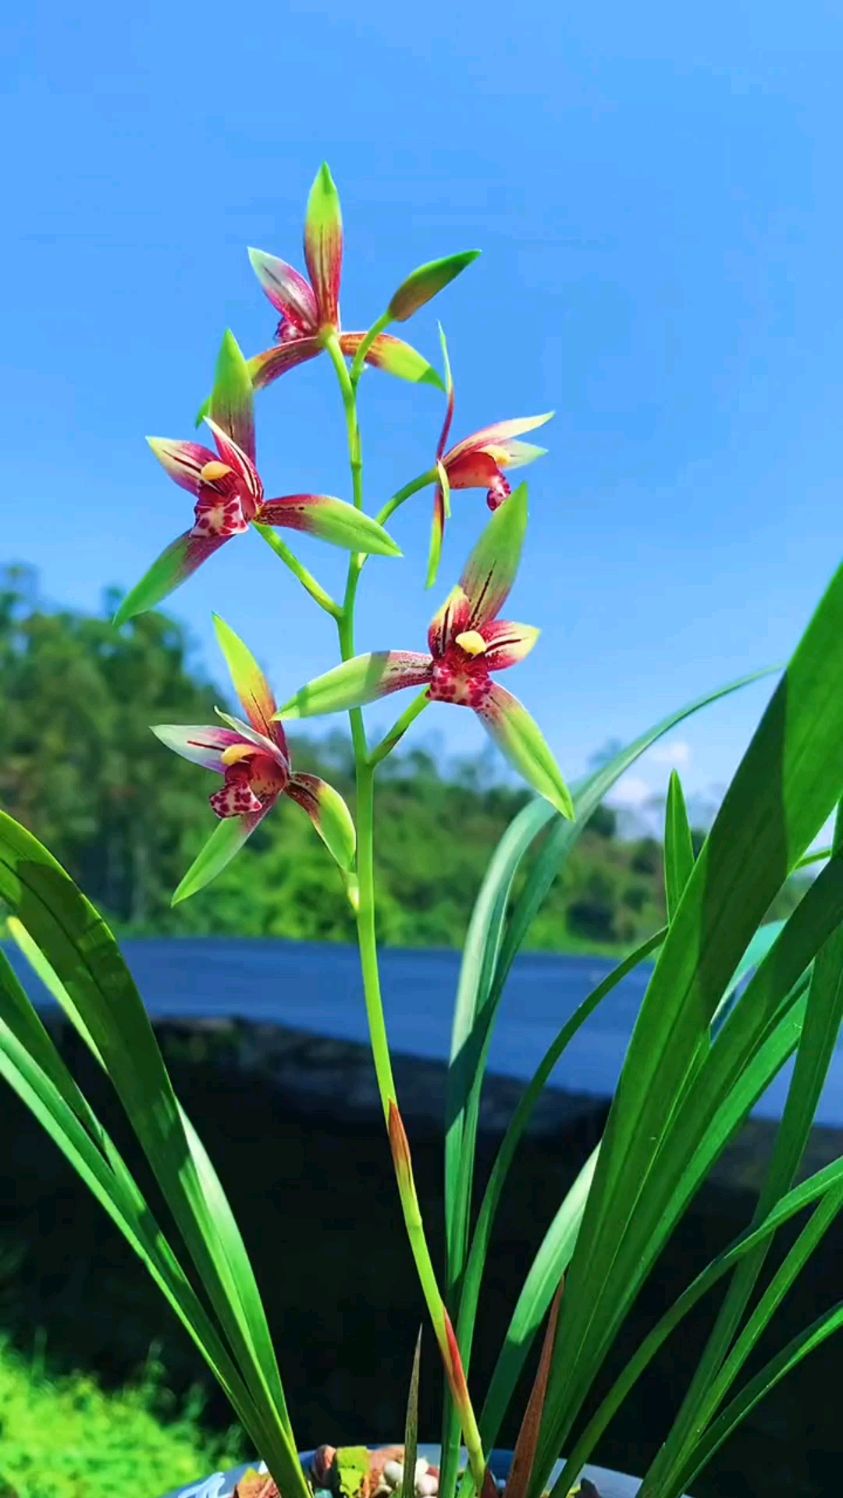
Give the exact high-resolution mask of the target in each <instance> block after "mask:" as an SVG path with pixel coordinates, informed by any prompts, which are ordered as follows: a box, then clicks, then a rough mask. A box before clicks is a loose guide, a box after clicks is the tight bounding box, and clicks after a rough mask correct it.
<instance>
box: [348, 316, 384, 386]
mask: <svg viewBox="0 0 843 1498" xmlns="http://www.w3.org/2000/svg"><path fill="white" fill-rule="evenodd" d="M391 322H392V318H391V317H390V315H389V313H388V312H382V313H381V315H380V317H379V318H378V320H377V322H374V323H372V326H371V327H370V329H369V331H368V333H367V334H366V337H365V338H364V339H363V342H362V343H361V345H360V347H359V349H358V350H357V353H356V354H355V355H354V358H353V359H352V361H351V383H352V385H353V386H354V388H355V390H356V389H357V386H358V384H359V383H360V376H361V374H362V373H363V363H364V361H365V358H366V355H367V354H368V352H369V349H370V348H371V347H372V344H373V343H374V341H375V339H376V338H377V336H378V334H379V333H382V332H383V330H384V328H388V327H389V324H390V323H391Z"/></svg>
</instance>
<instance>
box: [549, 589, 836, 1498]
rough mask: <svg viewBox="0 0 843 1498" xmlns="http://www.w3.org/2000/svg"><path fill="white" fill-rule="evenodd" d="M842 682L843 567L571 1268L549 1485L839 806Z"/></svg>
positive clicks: (639, 1075)
mask: <svg viewBox="0 0 843 1498" xmlns="http://www.w3.org/2000/svg"><path fill="white" fill-rule="evenodd" d="M841 683H843V568H841V569H840V570H839V571H838V573H837V575H836V576H835V578H834V580H833V581H832V584H831V586H830V588H829V589H828V592H827V593H826V595H825V597H824V598H823V600H822V601H821V603H820V606H819V608H818V610H817V612H816V614H815V615H814V618H813V619H812V621H811V623H810V624H809V626H808V629H807V631H806V633H805V635H804V637H803V639H802V641H801V643H800V645H799V647H798V649H797V651H796V653H795V655H794V657H793V660H792V661H791V663H790V665H789V667H788V669H787V671H786V672H785V674H784V677H783V678H782V681H781V682H780V684H779V686H778V688H777V690H776V692H775V694H774V696H773V698H772V701H771V703H770V705H769V707H768V709H767V711H766V713H765V714H764V717H763V719H762V722H761V725H760V727H759V729H758V731H757V733H756V735H755V737H754V738H753V741H752V743H751V745H750V747H749V750H748V751H747V753H746V755H745V756H744V759H743V761H742V763H741V765H740V766H739V768H738V771H737V774H736V776H735V778H734V780H733V782H732V784H731V786H730V788H729V791H728V793H727V795H726V798H725V800H724V803H723V806H722V807H721V809H720V812H719V814H718V816H717V818H716V820H715V823H714V826H713V828H712V830H711V832H710V834H709V836H708V838H707V840H706V843H705V845H704V847H703V849H702V852H701V854H700V857H699V858H698V859H697V862H696V864H695V866H694V871H693V873H692V875H691V879H690V881H689V884H688V886H687V888H686V891H685V894H684V896H683V899H682V901H681V904H680V906H679V909H678V910H677V912H676V917H675V919H674V921H673V923H672V925H671V927H670V931H669V933H668V936H667V939H666V941H665V944H664V947H663V948H662V953H661V956H660V959H659V961H658V962H657V964H656V968H655V972H654V974H653V978H652V981H651V983H650V985H649V988H648V992H647V995H646V997H645V1000H644V1004H643V1006H642V1010H641V1013H640V1015H639V1018H638V1022H637V1024H636V1026H635V1030H634V1032H633V1037H632V1041H631V1043H630V1048H629V1052H628V1055H627V1059H626V1063H625V1065H624V1068H623V1072H622V1074H621V1079H620V1083H619V1087H618V1092H617V1095H616V1098H615V1101H614V1103H613V1106H612V1109H611V1112H610V1116H609V1122H608V1126H607V1132H606V1138H605V1141H604V1147H603V1149H602V1150H601V1153H600V1158H599V1161H598V1166H597V1171H596V1173H595V1180H594V1187H593V1189H592V1192H591V1194H590V1197H589V1202H588V1206H587V1209H586V1213H585V1217H584V1220H583V1224H582V1230H581V1232H580V1236H579V1239H578V1242H577V1248H576V1252H575V1255H574V1260H573V1263H572V1266H571V1274H570V1281H569V1295H568V1297H566V1310H565V1311H563V1317H562V1325H561V1328H560V1336H559V1342H558V1345H557V1356H556V1363H555V1368H554V1375H555V1380H554V1378H552V1383H555V1387H554V1391H553V1392H554V1395H555V1397H554V1398H551V1397H549V1399H548V1411H549V1419H548V1421H547V1423H546V1430H545V1435H544V1438H543V1444H542V1451H541V1458H540V1462H539V1469H540V1476H541V1478H547V1476H548V1475H549V1472H550V1468H551V1466H552V1464H553V1460H555V1455H556V1453H558V1450H559V1448H560V1446H561V1444H562V1442H563V1441H564V1439H565V1436H566V1434H567V1431H568V1429H569V1428H570V1423H571V1420H572V1418H573V1416H574V1414H575V1409H576V1403H577V1398H578V1397H580V1395H581V1390H582V1386H583V1383H584V1382H585V1381H586V1378H588V1380H589V1381H590V1378H591V1377H592V1376H593V1372H594V1370H595V1369H596V1368H597V1367H599V1366H600V1363H601V1362H602V1360H603V1357H604V1356H605V1353H606V1351H607V1349H608V1346H609V1344H610V1342H611V1340H612V1338H613V1336H614V1333H615V1331H616V1329H617V1325H618V1305H619V1302H620V1301H621V1299H622V1293H623V1287H622V1282H621V1275H622V1274H623V1273H624V1272H627V1271H628V1266H629V1255H628V1254H627V1252H626V1250H627V1248H628V1244H629V1234H630V1229H631V1228H632V1232H633V1236H634V1237H635V1239H636V1240H637V1226H638V1221H637V1208H638V1203H639V1200H640V1198H641V1195H642V1192H643V1191H644V1190H645V1188H646V1187H647V1184H648V1180H649V1176H650V1172H651V1170H652V1168H653V1165H654V1163H655V1162H656V1160H657V1159H658V1158H659V1155H660V1152H661V1149H662V1146H663V1143H664V1139H665V1136H666V1134H667V1133H668V1131H669V1128H670V1125H671V1121H672V1117H673V1114H674V1110H675V1107H676V1103H677V1100H678V1099H679V1097H680V1096H681V1094H682V1092H683V1089H684V1088H685V1086H686V1083H687V1080H688V1078H689V1076H691V1075H692V1074H693V1071H694V1069H695V1068H696V1067H697V1065H698V1064H699V1062H700V1059H701V1057H703V1056H704V1054H705V1049H706V1047H707V1046H708V1044H709V1040H708V1027H709V1025H710V1022H711V1019H712V1017H713V1015H714V1013H715V1011H716V1009H717V1007H718V1004H719V1002H720V1000H721V998H722V995H723V992H724V989H725V987H726V986H727V984H728V982H729V979H730V977H731V975H732V973H733V972H734V970H735V967H736V965H737V963H738V961H739V960H740V957H741V954H742V953H743V952H744V951H745V950H746V947H747V946H748V944H749V941H750V939H751V937H752V934H753V932H754V931H755V929H756V927H757V926H758V924H759V922H760V920H761V919H762V917H763V914H764V912H765V910H766V909H768V907H769V905H770V903H771V901H772V899H773V897H774V895H775V894H776V892H777V891H778V889H779V888H780V887H781V885H782V884H783V882H784V880H785V879H786V878H787V876H788V874H789V872H790V870H791V869H792V868H793V866H794V864H795V863H796V862H797V861H798V860H799V858H800V857H801V856H802V854H803V853H804V851H805V849H806V848H807V847H808V845H809V844H810V843H811V842H812V840H813V838H814V837H815V836H816V833H817V832H818V831H819V829H820V827H821V826H822V825H823V823H824V822H825V820H826V818H827V817H828V815H829V813H830V812H831V810H832V808H833V807H834V805H835V803H836V801H837V800H838V799H839V797H840V794H841V789H842V788H843V691H841V689H840V688H841ZM572 1391H576V1393H573V1392H572ZM551 1453H553V1454H552V1455H551Z"/></svg>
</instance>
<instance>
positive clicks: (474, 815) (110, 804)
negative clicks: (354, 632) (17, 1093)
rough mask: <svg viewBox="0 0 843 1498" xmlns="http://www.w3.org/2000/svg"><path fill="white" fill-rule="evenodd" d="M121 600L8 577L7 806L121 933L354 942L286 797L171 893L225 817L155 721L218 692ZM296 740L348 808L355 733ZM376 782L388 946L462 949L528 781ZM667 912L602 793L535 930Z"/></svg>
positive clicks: (479, 766)
mask: <svg viewBox="0 0 843 1498" xmlns="http://www.w3.org/2000/svg"><path fill="white" fill-rule="evenodd" d="M113 605H114V600H113V598H109V599H107V600H106V605H105V614H104V616H103V617H94V616H89V615H85V614H81V613H78V612H74V611H71V610H59V611H49V610H47V609H44V608H41V607H39V606H38V605H37V604H34V603H33V602H31V601H30V602H27V601H26V598H25V590H24V588H23V586H22V579H20V578H18V579H17V580H16V579H14V578H11V577H10V578H9V579H8V581H7V587H6V589H5V591H3V592H0V697H2V700H3V703H4V712H3V715H2V718H1V719H0V804H2V805H3V807H4V808H5V809H6V810H7V811H9V812H10V813H11V814H12V815H13V816H15V817H16V818H17V819H18V820H19V821H21V822H23V823H24V825H26V826H28V827H30V828H31V829H32V830H33V831H34V832H35V833H36V834H37V835H38V836H39V838H41V839H42V841H44V842H45V843H46V844H47V846H48V847H49V848H50V849H51V850H52V851H53V852H54V853H55V855H56V857H57V858H58V859H59V861H60V862H61V863H63V864H64V865H65V866H66V867H67V868H68V869H69V870H70V872H71V874H72V875H73V876H74V878H75V879H77V880H78V881H79V883H80V884H81V885H82V887H83V888H84V889H85V890H86V891H87V892H88V894H89V895H90V896H91V898H92V899H93V900H94V901H95V903H96V904H97V905H98V906H100V908H102V909H103V910H105V911H107V912H108V913H109V915H110V917H111V918H112V919H113V920H114V921H115V923H116V924H117V925H118V927H119V929H120V930H121V931H122V932H124V933H132V934H149V933H153V932H154V933H167V932H172V933H174V934H175V933H183V934H191V935H201V934H204V933H206V932H211V931H212V932H213V933H214V934H215V935H220V936H225V935H232V936H235V935H236V936H263V937H271V936H279V937H287V938H290V939H293V940H301V941H353V939H354V923H353V917H352V914H351V911H350V910H349V907H348V902H347V901H346V899H345V896H344V893H343V889H342V885H341V882H340V881H339V879H337V878H336V877H335V876H334V874H333V870H332V868H331V865H330V863H329V861H328V860H327V858H326V855H325V853H324V850H323V849H322V848H321V847H320V845H319V843H318V840H317V839H315V838H314V836H313V831H312V828H311V827H310V825H309V823H308V822H307V819H306V818H304V817H302V815H301V812H300V811H299V810H298V808H296V807H294V806H290V805H287V804H286V803H285V802H283V801H282V802H281V803H280V804H279V805H278V806H277V807H276V808H275V810H274V811H273V813H272V816H271V817H268V818H267V819H266V822H265V823H264V824H263V826H261V827H260V828H259V829H258V831H257V832H256V833H255V835H254V837H253V838H252V840H251V842H250V845H249V848H248V849H247V850H246V851H245V852H244V853H242V854H241V855H240V856H239V857H238V858H237V859H236V860H235V861H234V863H233V864H232V865H231V866H230V868H229V869H227V870H226V871H225V872H224V873H223V874H221V875H220V877H219V878H218V879H217V881H216V883H215V885H214V890H213V893H212V895H210V896H205V897H199V898H196V899H194V900H191V901H188V902H186V903H185V904H184V905H182V906H180V907H179V909H178V910H175V911H174V910H171V909H170V897H171V895H172V893H173V890H174V889H175V888H176V886H177V885H178V883H179V880H180V879H181V878H182V875H183V874H184V872H185V869H186V868H187V867H188V866H189V864H190V862H191V860H192V859H193V858H194V856H195V855H196V853H197V851H198V850H199V848H200V847H201V846H202V844H203V842H204V841H205V839H206V838H207V836H208V834H209V833H210V832H211V831H212V830H213V825H214V823H213V816H212V813H211V812H210V811H209V809H208V804H207V791H208V787H207V785H206V780H207V777H203V776H202V775H201V773H199V772H198V771H197V770H196V768H195V766H193V765H190V764H185V763H184V762H183V761H180V760H179V759H178V758H177V757H176V756H175V755H172V754H167V753H166V752H165V751H164V750H163V749H162V748H161V746H160V745H159V744H157V743H156V741H155V739H154V738H153V736H152V734H151V733H150V730H149V725H150V723H153V722H167V721H173V722H197V723H198V722H203V721H211V722H212V721H213V716H214V715H213V709H214V704H215V703H218V702H223V701H225V700H226V692H225V691H224V690H217V689H215V687H214V686H213V685H212V684H211V683H210V682H209V681H207V680H206V679H205V678H204V677H203V676H202V674H201V672H200V671H199V670H197V669H196V668H195V667H194V665H193V663H192V660H191V653H190V647H189V643H188V640H187V637H186V635H185V633H184V631H183V629H182V628H181V626H180V625H178V624H176V623H175V622H174V621H172V620H170V619H168V618H167V617H166V616H164V615H162V614H146V615H143V616H142V617H141V618H138V619H136V620H135V621H134V622H133V623H132V624H131V625H130V626H128V627H127V628H126V629H124V630H123V631H122V632H121V633H120V634H117V633H116V632H115V630H114V629H113V628H112V626H111V623H110V615H111V613H112V612H113ZM292 744H293V750H294V752H295V751H296V750H297V749H298V753H297V756H296V758H297V762H298V764H300V765H301V766H306V767H307V769H308V770H311V769H312V770H314V771H315V772H318V773H320V774H323V775H324V776H325V778H326V779H328V780H329V781H330V782H331V783H332V784H333V785H336V787H337V789H338V790H340V791H341V792H342V794H343V795H344V796H345V797H346V799H347V800H348V801H349V804H350V805H352V806H353V804H354V774H353V762H352V758H351V755H350V752H349V749H348V746H347V743H346V740H345V737H344V735H343V734H341V733H337V734H334V735H331V736H329V737H327V738H321V739H319V740H317V741H315V742H307V741H303V740H302V739H301V738H300V737H299V738H298V739H296V738H294V739H293V740H292ZM490 766H493V767H494V768H493V769H491V770H490ZM378 784H379V800H378V806H379V814H378V896H379V899H378V924H379V935H380V938H381V940H382V941H383V942H384V943H385V944H386V945H390V946H409V947H425V946H442V947H449V946H459V945H460V944H461V942H462V939H463V934H464V931H465V927H466V924H467V921H468V917H469V914H470V911H471V902H472V900H473V897H474V894H475V892H476V890H477V888H478V885H479V884H480V881H481V879H482V876H483V871H484V869H485V867H486V865H487V863H488V860H489V857H490V856H491V853H492V850H493V848H494V846H495V844H496V843H497V841H498V839H499V838H500V837H501V836H502V834H503V832H504V830H505V828H506V826H507V825H508V823H509V822H510V821H511V820H512V818H513V817H514V816H515V815H516V813H517V812H518V810H519V809H520V808H521V807H522V806H523V805H524V804H525V803H526V802H527V801H528V800H529V793H528V792H527V791H524V790H523V789H521V788H520V787H512V786H511V785H509V784H507V783H503V782H501V781H500V780H499V779H498V778H497V764H496V761H495V760H494V759H493V758H491V757H490V756H487V757H482V758H481V759H480V760H479V761H477V760H472V761H465V762H458V763H456V764H446V765H442V764H441V763H440V761H439V760H437V758H436V757H435V756H434V755H433V754H432V753H430V752H429V751H427V750H425V749H424V748H411V749H409V750H407V751H405V752H404V753H402V754H399V755H397V756H393V757H392V758H391V759H389V760H388V761H386V763H385V764H384V765H383V766H382V768H381V770H380V773H379V777H378ZM455 825H458V826H459V829H460V836H459V838H458V839H454V837H453V829H454V827H455ZM258 864H259V866H260V869H261V877H260V879H256V878H255V877H254V871H255V868H256V867H257V866H258ZM515 888H516V891H517V890H518V889H519V888H520V885H519V883H518V881H516V886H515ZM317 895H318V898H316V896H317ZM785 903H786V904H787V903H788V902H785ZM792 903H793V902H792V901H790V902H789V904H788V908H791V907H792ZM664 913H665V912H664V894H663V881H662V874H661V848H660V846H659V844H658V843H657V842H656V841H655V840H654V839H652V838H648V837H640V838H636V839H632V840H629V841H622V840H621V839H620V838H619V837H618V836H617V827H616V818H615V814H614V813H613V812H612V811H611V810H610V809H609V808H606V807H599V808H598V810H597V812H596V813H595V815H594V818H593V820H592V821H591V822H590V823H589V825H588V826H587V827H586V828H585V830H584V831H583V833H582V836H581V837H580V839H579V843H578V845H577V850H576V852H575V854H574V855H573V857H572V858H571V859H570V860H568V862H567V863H566V864H565V867H564V868H563V870H562V871H561V873H560V876H559V878H558V880H557V881H556V883H555V884H554V886H553V888H552V889H551V891H550V893H549V895H548V898H547V900H546V902H545V904H544V906H543V908H542V910H541V911H540V913H539V914H538V916H537V918H536V920H535V923H534V925H533V927H532V929H531V932H530V942H529V944H530V946H531V947H532V948H534V949H536V950H540V951H571V950H574V951H576V950H580V949H582V950H587V951H595V950H600V949H606V950H617V949H618V948H626V947H631V946H633V945H634V944H636V943H638V942H639V941H643V940H644V939H645V938H646V937H647V936H648V935H649V934H650V932H651V931H653V930H654V929H655V928H656V927H658V926H659V925H661V924H662V922H663V920H664ZM782 913H786V911H785V910H783V911H782Z"/></svg>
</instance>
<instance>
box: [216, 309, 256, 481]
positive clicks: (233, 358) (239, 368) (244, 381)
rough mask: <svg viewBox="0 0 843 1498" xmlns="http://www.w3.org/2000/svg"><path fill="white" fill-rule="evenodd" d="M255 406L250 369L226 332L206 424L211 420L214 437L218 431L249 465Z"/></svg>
mask: <svg viewBox="0 0 843 1498" xmlns="http://www.w3.org/2000/svg"><path fill="white" fill-rule="evenodd" d="M254 406H255V401H254V393H253V390H252V377H251V375H250V373H249V366H248V364H247V362H246V359H245V357H244V355H243V351H242V349H241V348H240V345H239V343H238V342H237V339H236V338H235V336H234V334H233V333H232V332H231V330H230V329H228V330H227V331H226V333H225V335H224V337H223V340H222V346H221V348H220V351H219V355H218V356H217V367H216V374H215V377H214V388H213V391H212V392H211V399H210V401H209V403H208V411H207V413H206V420H207V418H208V417H210V418H211V419H212V420H213V422H214V427H215V435H216V433H217V430H219V429H221V430H222V432H223V433H224V434H225V435H226V436H227V437H229V438H230V439H231V440H232V441H233V442H234V443H236V445H237V447H238V448H240V449H241V451H242V452H243V453H245V455H246V457H247V458H248V459H249V461H250V462H251V463H254V461H255V410H254Z"/></svg>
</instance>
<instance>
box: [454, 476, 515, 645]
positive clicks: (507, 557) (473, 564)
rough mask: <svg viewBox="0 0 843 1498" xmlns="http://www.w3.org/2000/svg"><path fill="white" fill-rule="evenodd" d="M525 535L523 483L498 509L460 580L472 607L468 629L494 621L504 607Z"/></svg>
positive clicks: (481, 536) (482, 534) (513, 579)
mask: <svg viewBox="0 0 843 1498" xmlns="http://www.w3.org/2000/svg"><path fill="white" fill-rule="evenodd" d="M526 534H527V485H526V484H520V485H519V486H518V488H517V489H516V490H515V492H514V493H513V494H512V495H511V496H510V498H509V499H508V500H507V501H506V503H505V504H503V505H501V507H500V509H498V510H495V512H494V514H493V515H492V518H491V520H490V521H489V522H488V524H487V525H486V527H485V529H484V530H483V532H482V533H481V535H480V539H479V540H478V542H477V544H476V546H475V547H474V550H473V551H472V553H471V556H470V557H469V559H468V561H467V563H466V565H465V568H464V570H463V574H462V577H461V578H460V587H461V588H462V590H463V592H464V593H465V595H466V598H467V599H468V602H469V607H470V626H469V627H471V628H477V627H478V626H479V625H481V624H484V623H485V622H486V621H487V620H490V619H494V618H495V617H496V615H497V614H498V613H499V611H500V610H501V608H502V607H503V605H504V603H505V602H506V600H507V598H508V597H509V594H510V591H511V589H512V585H513V583H514V581H515V577H516V574H517V572H518V567H519V563H520V561H521V552H522V550H523V547H524V538H525V536H526Z"/></svg>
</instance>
